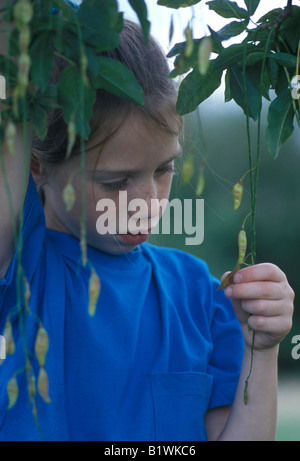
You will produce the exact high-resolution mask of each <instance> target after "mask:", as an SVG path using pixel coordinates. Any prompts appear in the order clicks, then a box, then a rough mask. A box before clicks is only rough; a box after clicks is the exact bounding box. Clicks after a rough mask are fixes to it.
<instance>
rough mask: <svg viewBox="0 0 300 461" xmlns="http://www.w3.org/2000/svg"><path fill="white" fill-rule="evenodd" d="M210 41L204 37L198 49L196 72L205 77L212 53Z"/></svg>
mask: <svg viewBox="0 0 300 461" xmlns="http://www.w3.org/2000/svg"><path fill="white" fill-rule="evenodd" d="M212 49H213V46H212V40H211V38H210V37H204V38H203V39H202V40H201V42H200V45H199V48H198V70H199V72H200V74H201V75H206V74H207V71H208V68H209V58H210V55H211V52H212Z"/></svg>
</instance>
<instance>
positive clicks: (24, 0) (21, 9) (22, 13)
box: [14, 0, 33, 30]
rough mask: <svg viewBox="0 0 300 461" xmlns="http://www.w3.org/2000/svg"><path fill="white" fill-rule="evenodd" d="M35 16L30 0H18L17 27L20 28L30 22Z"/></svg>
mask: <svg viewBox="0 0 300 461" xmlns="http://www.w3.org/2000/svg"><path fill="white" fill-rule="evenodd" d="M32 17H33V7H32V5H31V2H30V1H29V0H18V2H17V3H16V5H15V6H14V18H15V21H16V25H17V28H18V29H19V30H20V29H21V28H22V26H23V25H24V24H25V25H26V24H29V23H30V21H31V20H32Z"/></svg>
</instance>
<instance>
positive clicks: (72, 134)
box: [66, 118, 76, 159]
mask: <svg viewBox="0 0 300 461" xmlns="http://www.w3.org/2000/svg"><path fill="white" fill-rule="evenodd" d="M75 142H76V125H75V121H74V118H71V120H70V121H69V123H68V147H67V153H66V159H68V158H69V156H70V154H71V152H72V149H73V147H74V144H75Z"/></svg>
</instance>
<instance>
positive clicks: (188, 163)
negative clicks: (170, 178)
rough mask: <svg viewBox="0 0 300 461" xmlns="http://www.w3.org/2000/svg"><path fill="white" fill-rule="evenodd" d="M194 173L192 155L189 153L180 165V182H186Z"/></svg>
mask: <svg viewBox="0 0 300 461" xmlns="http://www.w3.org/2000/svg"><path fill="white" fill-rule="evenodd" d="M193 174H194V160H193V156H192V155H191V154H190V155H188V156H187V158H186V160H185V161H184V163H183V165H182V172H181V175H182V184H187V183H188V182H189V181H190V179H191V178H192V176H193Z"/></svg>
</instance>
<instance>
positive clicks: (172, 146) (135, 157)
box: [86, 114, 181, 169]
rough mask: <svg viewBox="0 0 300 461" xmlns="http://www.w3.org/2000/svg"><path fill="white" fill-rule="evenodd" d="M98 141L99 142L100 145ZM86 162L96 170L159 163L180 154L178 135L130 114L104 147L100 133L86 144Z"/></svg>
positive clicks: (137, 166) (138, 166)
mask: <svg viewBox="0 0 300 461" xmlns="http://www.w3.org/2000/svg"><path fill="white" fill-rule="evenodd" d="M102 137H103V136H102ZM97 138H98V143H97ZM86 148H87V152H88V155H87V163H88V164H91V163H92V162H93V166H95V161H96V162H97V168H101V169H102V168H103V169H105V168H108V167H120V168H125V167H127V168H128V167H130V166H134V167H136V168H140V167H144V166H145V164H149V166H150V164H152V163H153V164H156V163H158V164H160V163H163V162H164V161H166V160H168V159H169V158H170V157H171V156H174V155H176V154H178V153H179V152H180V151H181V148H180V145H179V140H178V136H176V135H173V134H171V133H169V132H167V131H166V130H163V129H161V128H159V127H158V125H157V124H155V123H154V122H152V121H148V120H147V119H146V118H145V117H141V116H138V115H133V114H130V115H129V116H128V117H127V118H126V119H125V120H124V122H123V123H122V125H121V126H120V128H119V129H118V130H117V131H116V132H115V133H114V134H113V135H112V136H111V137H110V138H108V139H107V141H106V142H105V143H102V144H101V133H99V135H98V136H95V137H94V138H93V142H91V143H89V142H87V145H86Z"/></svg>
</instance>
